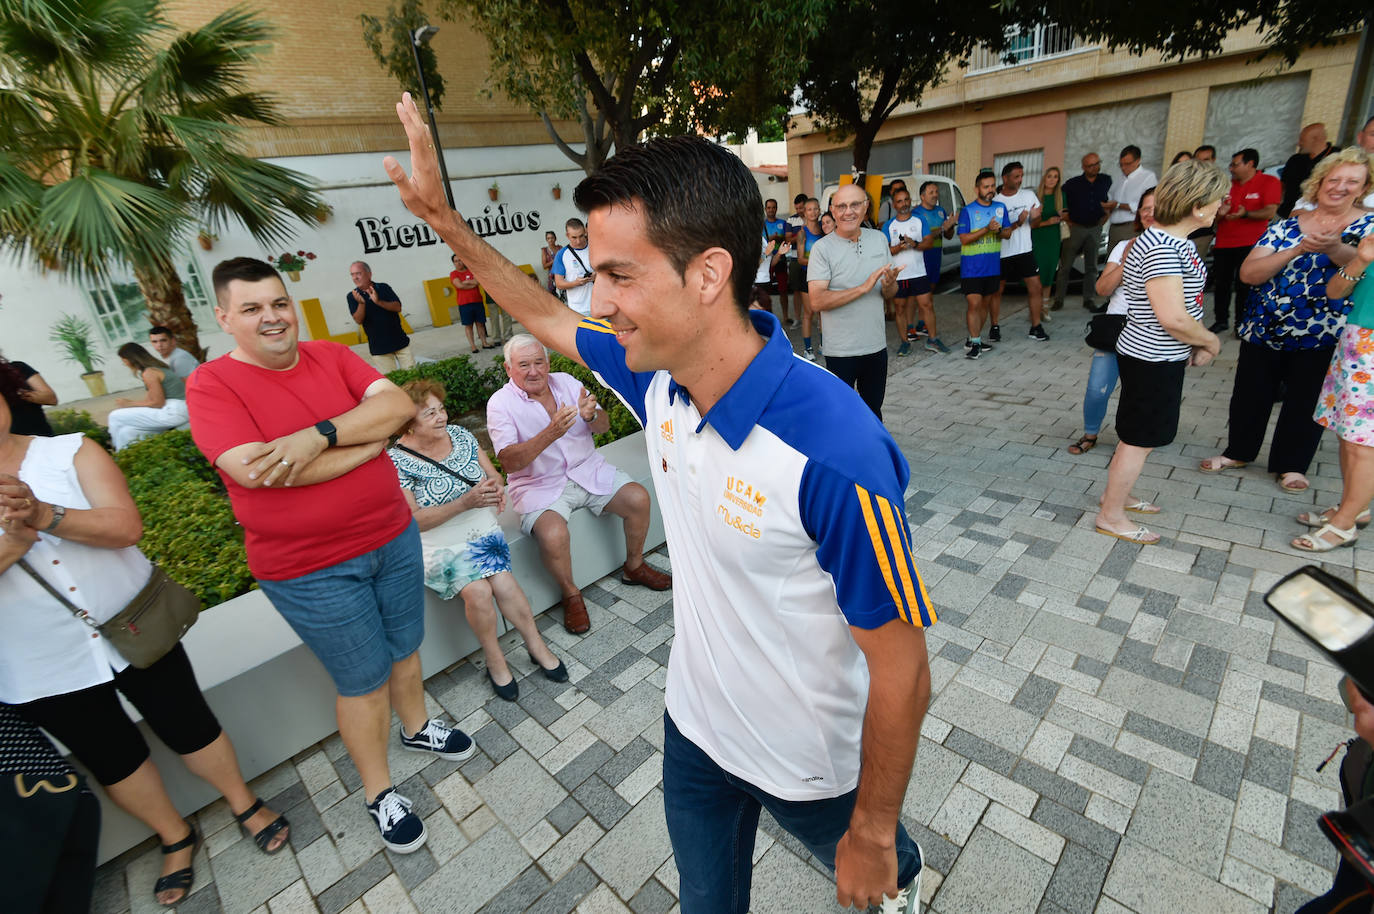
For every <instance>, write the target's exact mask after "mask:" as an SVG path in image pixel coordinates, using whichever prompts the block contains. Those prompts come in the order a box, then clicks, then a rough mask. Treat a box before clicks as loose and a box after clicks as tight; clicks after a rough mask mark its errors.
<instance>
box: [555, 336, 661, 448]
mask: <svg viewBox="0 0 1374 914" xmlns="http://www.w3.org/2000/svg"><path fill="white" fill-rule="evenodd" d="M549 370H550V371H564V372H567V373H568V374H570V375H572V376H573V377H574V378H577V380H579V381H581V382H582V386H583V387H585V388H587V390H588V391H590V392H591V393H593V394H595V395H596V399H597V401H598V402H599V403H600V404H601V408H602V409H604V410H605V411H606V415H607V416H609V417H610V420H611V427H610V428H609V429H608V430H606V431H604V432H602V433H601V434H600V435H597V436H596V444H597V446H598V447H600V446H601V445H603V444H610V443H611V442H612V441H619V440H620V439H621V438H624V437H625V436H626V435H633V434H634V433H635V432H637V431H639V429H640V425H639V417H638V416H636V415H635V414H634V413H633V412H631V411H630V410H628V409H626V408H625V404H624V403H621V402H620V398H619V397H617V396H616V395H615V392H614V391H612V390H611V389H610V388H608V387H604V386H602V384H601V383H600V382H599V381H597V380H596V375H594V374H592V371H591V369H590V368H586V367H584V366H582V365H579V364H577V363H576V362H574V361H573V360H572V359H570V358H568V357H567V356H565V355H559V354H558V353H556V352H555V353H551V354H550V355H549Z"/></svg>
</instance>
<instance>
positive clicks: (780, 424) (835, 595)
mask: <svg viewBox="0 0 1374 914" xmlns="http://www.w3.org/2000/svg"><path fill="white" fill-rule="evenodd" d="M750 319H751V320H752V321H753V322H754V327H755V329H757V330H758V332H759V334H760V335H762V336H764V337H765V338H767V343H766V344H765V345H764V348H763V350H762V351H761V352H760V353H759V354H758V355H757V356H756V357H755V358H754V360H753V361H752V362H751V363H750V364H749V367H748V368H746V369H745V371H744V373H743V374H742V375H741V376H740V378H739V380H738V381H736V382H735V384H734V386H732V387H731V388H730V390H729V391H727V392H726V394H725V396H723V397H722V398H721V399H720V400H719V402H717V403H716V404H715V406H713V407H712V408H711V409H710V410H709V411H708V412H707V414H706V415H705V416H704V417H703V416H702V415H701V414H700V413H699V412H698V411H697V409H696V406H695V405H694V403H693V402H692V399H691V396H690V392H689V391H688V390H687V389H686V388H684V387H682V386H680V385H679V384H678V383H677V382H675V381H674V380H673V379H672V378H671V377H670V376H669V375H668V373H667V372H666V371H659V372H633V371H631V370H629V368H627V367H626V365H625V351H624V350H623V349H622V348H621V346H620V344H619V343H618V342H616V339H615V334H614V332H613V331H612V330H611V328H610V325H609V324H607V323H605V322H603V321H597V320H591V319H587V320H583V321H582V323H581V324H580V325H579V326H578V330H577V349H578V353H579V354H580V355H581V356H582V359H583V360H584V361H585V362H586V363H587V365H588V366H589V367H590V368H591V369H592V370H593V371H595V372H596V374H597V376H598V377H599V378H600V379H601V380H602V382H603V383H605V384H606V385H607V386H608V387H610V388H611V389H612V390H614V391H615V392H616V393H617V394H618V395H619V396H620V398H621V399H622V400H623V401H624V402H625V404H626V405H627V406H628V407H629V408H630V409H632V410H633V411H634V412H635V414H636V415H637V416H638V417H639V421H640V422H641V423H642V424H643V425H644V427H645V429H646V432H645V436H644V438H645V442H646V444H647V448H648V452H649V464H650V466H651V467H652V469H653V477H654V489H655V491H656V493H657V495H658V501H659V507H660V510H661V511H662V513H663V525H664V528H665V530H666V532H667V535H668V545H669V548H670V549H671V551H672V560H673V604H674V605H673V609H674V625H675V635H674V640H673V650H672V656H671V658H670V661H669V665H668V688H667V705H668V713H669V714H671V715H672V718H673V722H674V724H676V725H677V727H678V729H679V730H680V731H681V732H682V733H683V735H684V736H686V737H687V738H688V739H690V740H691V741H692V742H693V743H695V744H696V745H697V746H699V747H700V748H701V749H702V751H704V752H705V753H706V754H707V755H708V756H710V757H711V758H712V759H713V760H714V761H715V762H716V764H718V765H720V767H721V768H723V769H725V770H726V771H728V772H730V773H732V774H735V775H737V776H739V777H741V778H743V779H744V780H746V781H748V782H749V783H751V784H754V785H756V786H757V787H759V788H761V789H763V790H766V791H767V792H768V793H770V794H772V795H773V796H776V797H779V798H781V799H785V800H818V799H826V798H830V797H836V796H840V795H842V794H844V793H847V792H849V791H850V790H853V789H854V788H855V786H857V784H858V781H859V749H860V734H861V733H862V730H863V717H864V710H865V707H866V705H867V700H868V667H867V665H866V664H865V662H864V656H863V653H862V652H861V651H860V650H859V647H858V644H857V643H856V642H855V641H854V638H853V636H852V635H851V633H850V631H849V627H850V626H858V627H860V628H865V629H873V628H878V627H879V626H881V625H883V624H885V623H887V622H890V621H891V620H893V619H900V620H902V621H904V622H908V623H910V624H913V625H919V626H923V627H924V626H927V625H930V624H931V623H933V622H934V621H935V612H934V610H933V609H932V607H931V605H930V599H929V597H928V596H927V595H926V591H925V585H924V584H923V583H922V582H921V577H920V574H919V573H918V572H917V570H916V565H915V562H914V561H913V559H912V556H911V543H910V535H909V531H908V528H907V521H906V514H905V511H904V510H903V495H904V492H905V490H906V484H907V479H908V475H909V473H908V469H907V463H906V459H905V458H904V457H903V456H902V453H901V451H900V450H898V448H897V445H896V443H895V442H894V441H893V440H892V437H891V436H890V435H889V434H888V433H887V430H886V429H885V428H884V427H883V425H882V423H880V422H879V421H878V420H877V418H876V417H875V416H874V415H873V412H872V411H871V410H869V409H868V408H867V407H865V406H864V405H863V402H862V401H861V400H860V399H859V398H858V396H857V395H856V394H855V393H854V391H853V390H851V389H850V388H849V387H846V386H845V385H844V384H843V383H842V382H841V381H839V380H838V379H837V378H836V377H835V376H834V375H832V374H830V373H829V372H827V371H825V370H824V369H822V368H820V367H819V366H816V365H814V364H812V363H810V362H807V361H805V360H804V359H801V358H798V357H797V356H795V355H794V354H793V352H792V346H791V344H790V343H789V342H788V340H787V336H786V334H784V333H783V332H782V331H781V329H780V328H779V325H778V322H777V319H776V318H774V317H773V315H771V314H769V313H767V312H765V311H751V312H750ZM912 725H913V726H915V721H913V722H912Z"/></svg>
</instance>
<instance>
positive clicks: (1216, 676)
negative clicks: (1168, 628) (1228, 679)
mask: <svg viewBox="0 0 1374 914" xmlns="http://www.w3.org/2000/svg"><path fill="white" fill-rule="evenodd" d="M1228 656H1229V655H1228V654H1227V652H1226V651H1224V650H1222V649H1220V648H1215V647H1209V646H1208V645H1205V644H1201V645H1198V646H1197V647H1195V648H1193V656H1192V659H1191V660H1189V661H1188V672H1189V673H1190V674H1192V675H1196V676H1201V677H1202V678H1203V679H1209V680H1211V681H1212V682H1217V683H1219V682H1221V678H1222V676H1223V675H1225V673H1226V661H1227V658H1228Z"/></svg>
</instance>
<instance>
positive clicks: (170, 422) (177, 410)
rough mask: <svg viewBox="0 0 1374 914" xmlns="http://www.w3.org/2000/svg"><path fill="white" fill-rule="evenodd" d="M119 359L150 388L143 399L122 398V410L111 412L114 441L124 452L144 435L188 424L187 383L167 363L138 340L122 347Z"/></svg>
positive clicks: (112, 439)
mask: <svg viewBox="0 0 1374 914" xmlns="http://www.w3.org/2000/svg"><path fill="white" fill-rule="evenodd" d="M119 360H120V361H121V362H123V363H124V367H125V368H127V369H129V370H130V371H131V372H133V374H134V377H136V378H138V379H139V380H140V381H142V382H143V387H144V389H145V390H146V391H147V393H146V394H144V396H143V398H142V399H140V400H130V399H127V398H125V397H119V398H117V399H116V400H115V403H116V404H117V405H118V406H119V409H115V410H111V411H110V418H109V420H108V423H109V426H110V443H111V444H113V445H114V449H115V450H116V451H121V450H123V449H124V448H126V447H128V446H129V445H130V444H133V443H134V442H135V441H137V440H139V439H140V438H147V437H148V436H149V435H156V434H157V433H158V432H170V431H171V430H172V429H174V428H180V427H181V426H183V425H185V424H186V423H187V422H188V421H189V419H190V414H189V413H188V412H187V411H186V382H185V380H184V379H183V378H181V377H179V376H178V375H177V373H176V372H174V371H172V370H171V369H170V368H168V367H167V363H166V362H164V361H162V360H161V359H159V358H158V357H157V356H155V355H153V354H152V353H151V352H149V351H148V350H146V349H144V348H143V347H142V346H140V345H138V343H125V344H124V345H123V346H120V347H119Z"/></svg>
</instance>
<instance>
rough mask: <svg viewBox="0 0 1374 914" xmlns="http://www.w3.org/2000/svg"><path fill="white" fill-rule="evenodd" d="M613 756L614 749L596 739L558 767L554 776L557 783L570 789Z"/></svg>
mask: <svg viewBox="0 0 1374 914" xmlns="http://www.w3.org/2000/svg"><path fill="white" fill-rule="evenodd" d="M614 757H615V752H614V750H612V749H611V747H610V746H608V745H606V744H605V743H603V742H601V741H600V740H597V741H596V742H595V743H593V744H592V745H590V746H588V747H587V748H586V749H584V750H583V751H582V753H581V754H580V755H578V756H577V758H575V759H573V760H572V761H571V762H569V763H568V764H566V765H564V766H563V767H562V768H560V769H559V770H558V773H557V774H556V775H555V777H556V778H557V779H558V783H560V784H562V785H563V786H564V787H565V788H567V789H569V790H571V789H572V788H574V787H576V786H577V785H578V784H581V783H582V782H583V781H585V780H586V779H587V778H588V777H590V776H591V775H592V773H593V772H595V771H596V770H597V769H598V768H600V767H601V766H602V765H604V764H606V763H607V762H609V761H610V760H611V759H612V758H614Z"/></svg>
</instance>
